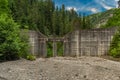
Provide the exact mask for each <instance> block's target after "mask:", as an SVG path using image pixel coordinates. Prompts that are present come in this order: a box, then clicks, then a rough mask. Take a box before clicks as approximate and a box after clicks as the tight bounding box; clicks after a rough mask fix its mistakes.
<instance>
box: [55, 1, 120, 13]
mask: <svg viewBox="0 0 120 80" xmlns="http://www.w3.org/2000/svg"><path fill="white" fill-rule="evenodd" d="M53 1H54V2H55V5H56V6H58V7H60V6H61V5H62V4H64V5H65V7H66V9H67V10H70V9H72V8H74V10H75V11H77V12H78V13H79V12H81V13H85V14H94V13H97V12H103V11H106V10H109V9H112V8H116V7H117V6H118V4H117V1H118V0H53Z"/></svg>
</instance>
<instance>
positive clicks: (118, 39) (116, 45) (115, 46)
mask: <svg viewBox="0 0 120 80" xmlns="http://www.w3.org/2000/svg"><path fill="white" fill-rule="evenodd" d="M109 52H110V55H111V56H113V57H116V58H120V29H119V30H118V32H117V33H116V34H115V36H114V37H113V41H112V43H111V46H110V50H109Z"/></svg>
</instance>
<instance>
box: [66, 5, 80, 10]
mask: <svg viewBox="0 0 120 80" xmlns="http://www.w3.org/2000/svg"><path fill="white" fill-rule="evenodd" d="M66 9H67V10H71V9H74V10H75V11H78V9H77V8H76V7H71V6H69V7H66Z"/></svg>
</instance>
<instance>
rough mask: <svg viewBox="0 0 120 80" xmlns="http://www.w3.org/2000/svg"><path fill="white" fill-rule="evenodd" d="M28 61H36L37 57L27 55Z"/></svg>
mask: <svg viewBox="0 0 120 80" xmlns="http://www.w3.org/2000/svg"><path fill="white" fill-rule="evenodd" d="M26 59H27V60H30V61H34V60H36V57H35V56H34V55H32V54H29V55H27V58H26Z"/></svg>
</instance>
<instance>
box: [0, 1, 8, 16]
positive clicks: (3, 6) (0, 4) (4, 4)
mask: <svg viewBox="0 0 120 80" xmlns="http://www.w3.org/2000/svg"><path fill="white" fill-rule="evenodd" d="M3 13H8V0H0V14H3Z"/></svg>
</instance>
